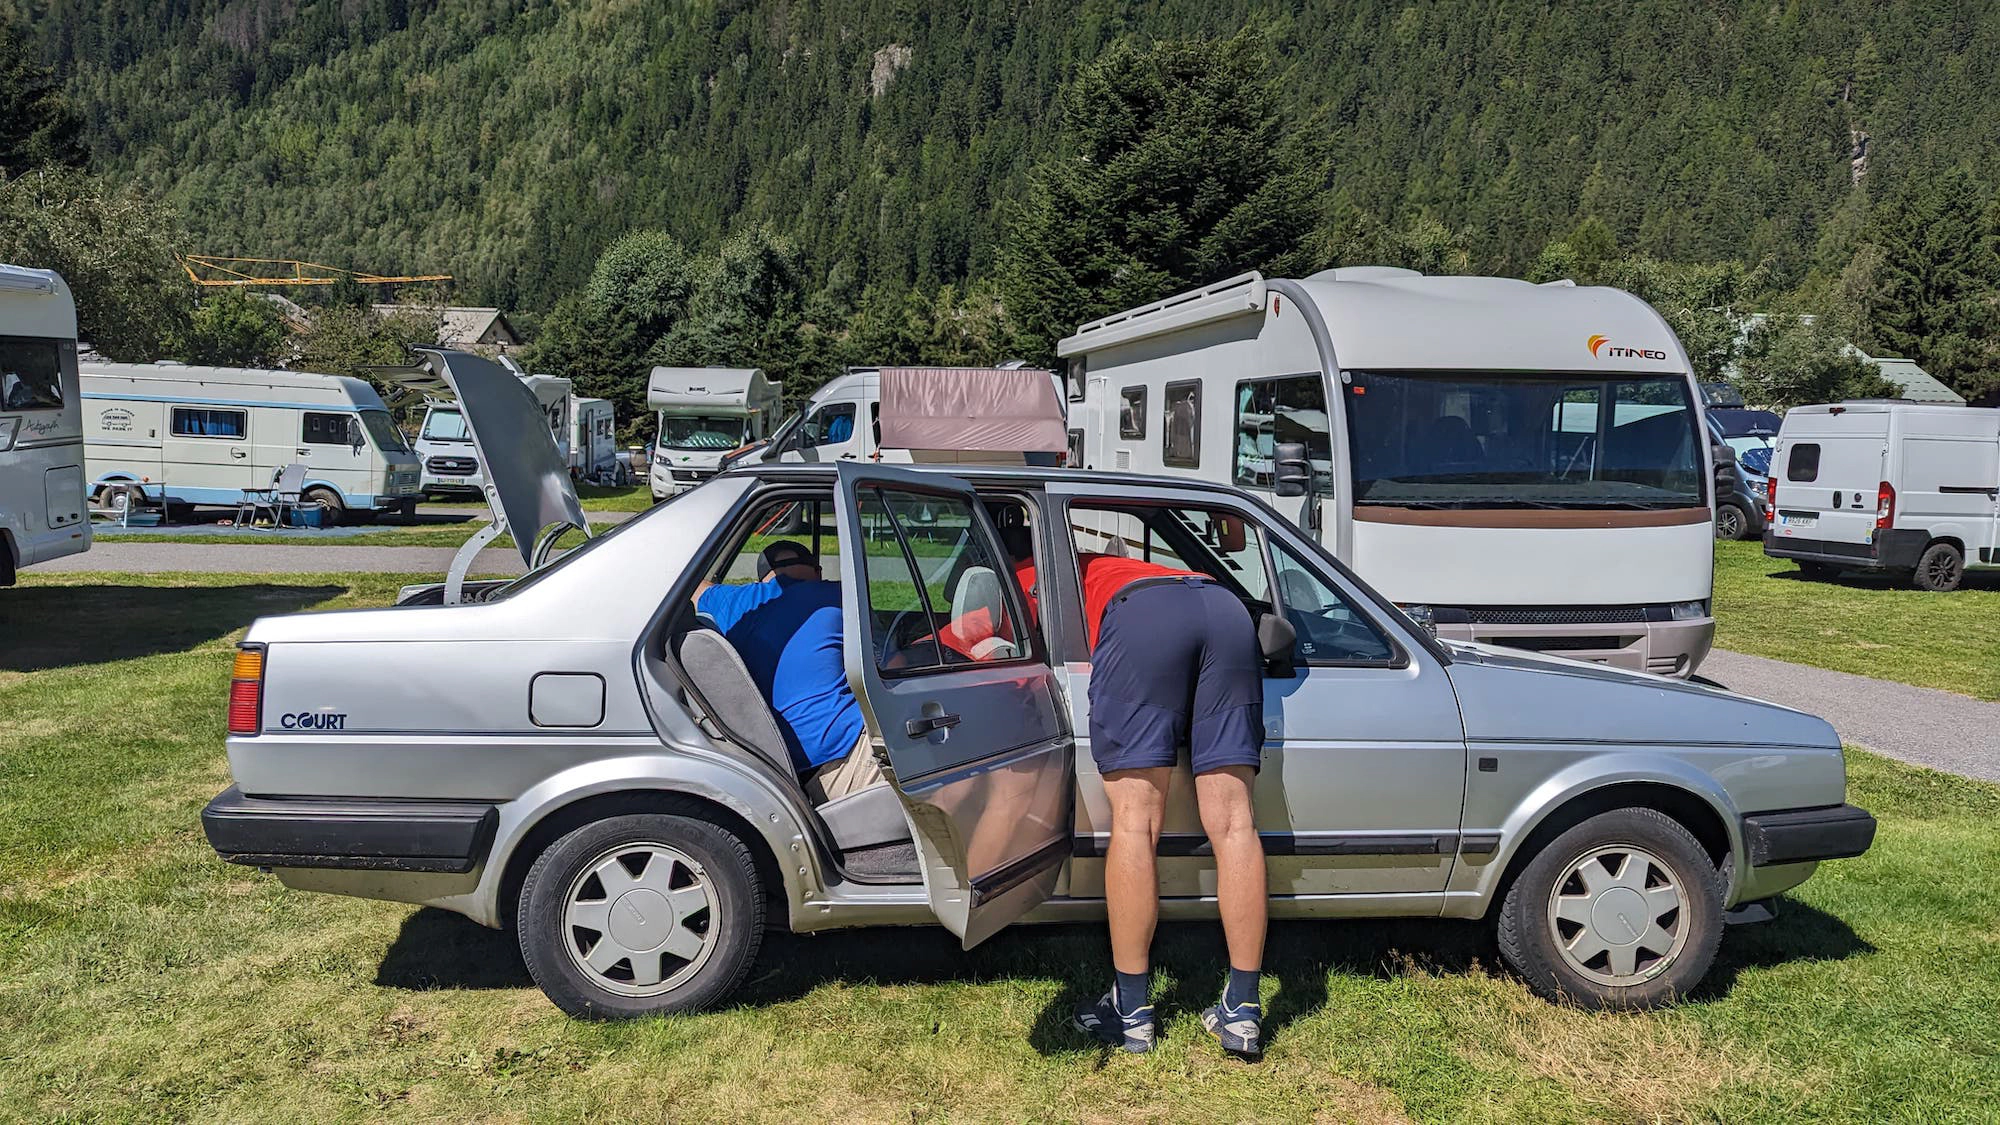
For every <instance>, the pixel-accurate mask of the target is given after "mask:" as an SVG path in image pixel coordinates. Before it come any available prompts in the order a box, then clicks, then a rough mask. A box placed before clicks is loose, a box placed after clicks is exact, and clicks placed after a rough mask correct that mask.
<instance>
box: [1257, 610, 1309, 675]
mask: <svg viewBox="0 0 2000 1125" xmlns="http://www.w3.org/2000/svg"><path fill="white" fill-rule="evenodd" d="M1298 642H1299V631H1298V630H1297V629H1295V628H1293V627H1292V623H1291V622H1289V621H1287V620H1285V619H1284V618H1282V617H1280V616H1278V615H1277V614H1275V613H1260V614H1258V615H1257V647H1258V649H1259V650H1261V651H1262V652H1263V654H1264V671H1265V674H1266V675H1269V676H1273V677H1276V678H1278V679H1281V680H1282V679H1289V678H1291V675H1292V672H1293V664H1292V654H1293V652H1294V651H1295V650H1296V649H1297V646H1298Z"/></svg>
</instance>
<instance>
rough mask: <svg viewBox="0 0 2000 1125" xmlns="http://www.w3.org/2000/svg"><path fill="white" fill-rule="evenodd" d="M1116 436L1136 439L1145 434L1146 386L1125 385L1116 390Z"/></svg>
mask: <svg viewBox="0 0 2000 1125" xmlns="http://www.w3.org/2000/svg"><path fill="white" fill-rule="evenodd" d="M1118 397H1119V399H1120V400H1121V401H1120V403H1119V406H1118V436H1119V437H1121V438H1126V439H1129V440H1136V439H1138V438H1143V437H1145V436H1146V388H1144V387H1126V388H1125V389H1124V390H1122V391H1119V392H1118Z"/></svg>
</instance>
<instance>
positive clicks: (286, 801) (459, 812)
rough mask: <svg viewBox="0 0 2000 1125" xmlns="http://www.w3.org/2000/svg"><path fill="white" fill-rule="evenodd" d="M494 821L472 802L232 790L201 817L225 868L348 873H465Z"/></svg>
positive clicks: (482, 852)
mask: <svg viewBox="0 0 2000 1125" xmlns="http://www.w3.org/2000/svg"><path fill="white" fill-rule="evenodd" d="M499 820H500V810H499V809H498V808H497V807H495V806H493V805H490V804H485V803H480V802H469V801H398V800H376V799H349V798H328V797H250V796H246V795H244V793H243V791H242V790H241V789H239V788H237V787H236V786H234V785H232V786H230V787H229V788H227V789H225V790H223V791H222V792H221V793H220V794H218V795H217V796H216V798H215V799H214V800H213V801H210V802H209V803H208V807H207V808H205V809H203V810H202V811H201V828H202V831H203V832H204V833H206V834H207V836H208V843H209V846H210V847H212V848H214V849H215V851H216V854H217V855H219V856H221V857H222V858H223V859H225V860H228V861H229V862H231V863H242V864H249V865H251V866H255V867H330V868H341V869H345V870H351V871H441V872H452V873H462V872H466V871H470V870H472V869H473V868H474V867H475V866H477V865H478V864H479V862H480V861H481V860H483V859H485V857H486V852H487V849H488V848H490V847H491V846H492V844H493V832H494V828H495V827H496V826H497V825H498V823H499Z"/></svg>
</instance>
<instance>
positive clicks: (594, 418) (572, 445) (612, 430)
mask: <svg viewBox="0 0 2000 1125" xmlns="http://www.w3.org/2000/svg"><path fill="white" fill-rule="evenodd" d="M569 428H570V438H569V465H570V469H571V470H572V471H574V472H575V473H576V475H577V476H578V477H581V478H582V479H584V480H587V481H591V482H593V483H596V484H622V483H624V479H623V478H624V473H623V469H624V466H622V465H620V464H619V462H618V423H617V419H616V418H615V416H614V415H613V413H612V409H611V402H610V400H608V399H601V398H576V399H572V400H571V402H570V423H569Z"/></svg>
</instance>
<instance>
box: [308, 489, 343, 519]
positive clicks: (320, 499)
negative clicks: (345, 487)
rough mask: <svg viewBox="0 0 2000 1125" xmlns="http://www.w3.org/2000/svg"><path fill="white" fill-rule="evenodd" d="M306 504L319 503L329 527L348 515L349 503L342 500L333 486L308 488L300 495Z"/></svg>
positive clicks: (323, 517)
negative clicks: (343, 502) (346, 503)
mask: <svg viewBox="0 0 2000 1125" xmlns="http://www.w3.org/2000/svg"><path fill="white" fill-rule="evenodd" d="M299 501H300V502H301V503H305V504H317V505H318V506H319V508H320V510H321V511H322V512H323V513H324V515H323V516H322V517H321V519H322V520H323V521H324V523H325V525H326V526H328V527H331V526H333V525H334V524H337V523H339V522H340V521H341V519H342V518H343V517H345V516H346V515H347V505H345V504H342V503H341V502H340V493H338V492H335V491H334V490H333V489H331V488H308V489H306V490H305V491H304V492H303V493H301V494H300V495H299Z"/></svg>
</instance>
